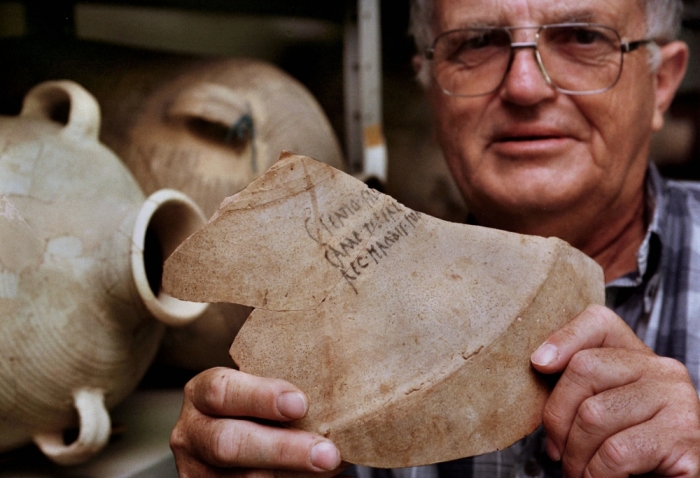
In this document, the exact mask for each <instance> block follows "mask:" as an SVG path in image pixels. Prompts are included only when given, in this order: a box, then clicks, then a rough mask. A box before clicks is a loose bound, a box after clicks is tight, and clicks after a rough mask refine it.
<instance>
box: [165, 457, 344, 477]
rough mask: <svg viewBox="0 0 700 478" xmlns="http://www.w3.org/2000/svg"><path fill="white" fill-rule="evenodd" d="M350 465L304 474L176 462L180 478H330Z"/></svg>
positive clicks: (301, 472) (300, 472)
mask: <svg viewBox="0 0 700 478" xmlns="http://www.w3.org/2000/svg"><path fill="white" fill-rule="evenodd" d="M349 466H350V465H349V464H343V465H341V466H340V467H339V468H338V469H336V470H333V471H326V472H305V471H287V470H264V469H252V468H217V467H213V466H210V465H206V464H204V463H200V462H195V463H192V462H190V463H187V464H186V465H185V464H181V463H180V462H179V461H178V462H177V470H178V475H179V476H180V477H181V478H331V477H333V476H338V473H342V472H343V471H344V470H346V469H347V468H348V467H349Z"/></svg>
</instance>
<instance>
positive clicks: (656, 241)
mask: <svg viewBox="0 0 700 478" xmlns="http://www.w3.org/2000/svg"><path fill="white" fill-rule="evenodd" d="M645 182H646V195H645V197H646V215H647V222H648V224H649V226H648V228H647V232H646V235H645V236H644V241H642V245H641V246H639V250H638V251H637V270H636V271H633V272H631V273H629V274H626V275H624V276H622V277H619V278H617V279H615V280H613V281H612V282H610V283H608V284H607V285H608V286H615V287H632V286H637V285H639V284H641V283H642V281H643V280H644V277H648V276H649V275H651V274H653V273H654V272H655V271H656V266H657V264H656V261H655V260H651V258H653V257H657V255H656V254H655V253H653V252H654V251H653V249H654V248H655V247H658V245H660V240H661V231H662V230H663V225H664V224H663V223H664V222H665V218H666V214H664V211H665V209H666V201H665V199H664V196H663V194H662V192H663V187H664V181H663V178H662V177H661V174H660V173H659V170H658V169H657V168H656V165H654V163H652V162H650V163H649V168H648V169H647V175H646V181H645Z"/></svg>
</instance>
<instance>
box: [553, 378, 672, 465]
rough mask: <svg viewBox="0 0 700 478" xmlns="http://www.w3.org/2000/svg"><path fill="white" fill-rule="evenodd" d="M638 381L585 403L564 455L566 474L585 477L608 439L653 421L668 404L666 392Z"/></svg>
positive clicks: (575, 422) (568, 438)
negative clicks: (589, 466) (650, 387)
mask: <svg viewBox="0 0 700 478" xmlns="http://www.w3.org/2000/svg"><path fill="white" fill-rule="evenodd" d="M658 392H659V390H654V393H650V390H649V389H648V388H646V387H645V386H644V385H640V384H639V382H636V383H634V384H631V385H626V386H624V387H619V388H614V389H612V390H608V391H606V392H603V393H601V394H598V395H595V396H593V397H591V398H589V399H588V400H586V401H584V402H583V404H581V406H580V407H579V409H578V413H577V414H576V417H575V419H574V423H573V425H572V427H571V431H570V432H569V435H568V437H567V439H566V445H565V448H564V452H563V455H562V464H563V469H564V475H565V476H568V477H580V476H583V472H584V470H585V469H586V466H587V465H588V463H589V461H591V459H592V458H593V456H594V455H595V454H596V453H597V452H598V450H599V449H600V448H601V447H602V446H603V444H604V443H605V441H606V440H608V438H610V437H612V436H615V435H616V434H618V433H620V432H622V431H624V430H626V429H628V428H632V427H635V426H637V425H639V424H642V423H644V422H647V421H649V420H650V419H652V418H653V417H654V416H655V415H656V414H657V413H658V412H659V411H660V410H661V409H662V408H663V407H664V406H665V405H666V404H667V399H666V397H665V396H664V395H665V394H664V393H663V391H661V393H658Z"/></svg>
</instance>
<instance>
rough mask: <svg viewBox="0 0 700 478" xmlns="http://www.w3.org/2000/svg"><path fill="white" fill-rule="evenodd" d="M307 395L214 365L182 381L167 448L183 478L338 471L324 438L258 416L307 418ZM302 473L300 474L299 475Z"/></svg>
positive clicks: (336, 455) (279, 419)
mask: <svg viewBox="0 0 700 478" xmlns="http://www.w3.org/2000/svg"><path fill="white" fill-rule="evenodd" d="M307 410H308V398H307V397H306V395H305V394H304V393H303V392H302V391H301V390H299V389H298V388H297V387H295V386H294V385H292V384H290V383H288V382H285V381H284V380H278V379H269V378H262V377H256V376H253V375H249V374H246V373H243V372H239V371H237V370H233V369H227V368H213V369H210V370H206V371H204V372H202V373H200V374H199V375H197V376H196V377H194V378H193V379H192V380H190V382H189V383H188V384H187V385H186V386H185V397H184V401H183V405H182V411H181V412H180V417H179V418H178V421H177V423H176V424H175V428H174V429H173V432H172V435H171V436H170V447H171V448H172V450H173V453H174V455H175V462H176V464H177V468H178V472H179V474H180V476H181V477H197V478H204V477H210V476H211V477H213V476H216V477H220V476H255V477H264V476H269V477H273V476H275V477H277V476H303V475H308V476H315V477H319V478H320V477H328V476H334V475H336V474H338V473H339V472H341V471H342V470H343V469H344V467H342V466H341V461H340V452H339V451H338V449H337V448H336V447H335V445H334V444H333V443H332V442H330V441H329V440H327V439H326V438H324V437H322V436H318V435H314V434H312V433H309V432H305V431H301V430H296V429H291V428H281V427H277V426H275V425H274V424H264V423H259V422H256V421H254V420H255V419H261V420H266V421H268V420H269V421H275V422H284V421H290V420H295V419H299V418H302V417H303V416H305V415H306V412H307ZM300 472H301V473H300Z"/></svg>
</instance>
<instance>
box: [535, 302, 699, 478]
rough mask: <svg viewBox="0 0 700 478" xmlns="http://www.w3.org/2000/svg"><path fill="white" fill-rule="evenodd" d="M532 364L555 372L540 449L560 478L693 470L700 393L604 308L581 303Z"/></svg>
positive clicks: (688, 473)
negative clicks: (555, 465)
mask: <svg viewBox="0 0 700 478" xmlns="http://www.w3.org/2000/svg"><path fill="white" fill-rule="evenodd" d="M532 363H533V366H534V367H535V368H536V369H537V370H538V371H540V372H542V373H546V374H554V373H561V374H562V375H561V377H560V379H559V381H558V383H557V385H556V386H555V387H554V390H553V392H552V394H551V396H550V398H549V400H548V401H547V403H546V405H545V409H544V414H543V420H544V426H545V430H546V433H547V453H548V454H549V456H550V457H551V458H553V459H555V460H559V459H561V460H562V465H563V469H564V475H565V476H566V477H569V478H578V477H583V476H585V477H588V478H599V477H600V478H603V477H605V478H617V477H625V478H626V477H627V476H628V475H630V474H641V473H648V472H653V473H655V474H657V475H661V476H673V477H688V478H689V477H698V476H700V400H699V399H698V393H697V391H696V390H695V387H694V386H693V383H692V381H691V379H690V376H689V375H688V371H687V370H686V368H685V366H684V365H683V364H681V363H680V362H678V361H677V360H673V359H670V358H665V357H659V356H658V355H656V354H654V353H653V352H652V351H651V350H650V349H649V348H648V347H647V346H646V345H644V343H643V342H642V341H641V340H639V338H637V336H636V335H635V334H634V332H633V331H632V330H631V329H630V328H629V327H628V326H627V325H626V324H625V323H624V321H623V320H622V319H620V318H619V317H618V316H617V315H616V314H615V313H614V312H612V311H611V310H610V309H607V308H605V307H602V306H591V307H589V308H587V309H586V310H585V311H584V312H582V313H581V314H579V315H578V316H577V317H576V318H575V319H574V320H572V321H571V322H570V323H568V324H567V325H566V326H564V327H563V328H562V329H560V330H559V331H557V332H555V333H554V334H552V335H551V336H550V337H549V338H548V339H547V341H546V342H545V343H544V344H542V346H540V348H539V349H537V351H535V353H533V355H532Z"/></svg>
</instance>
